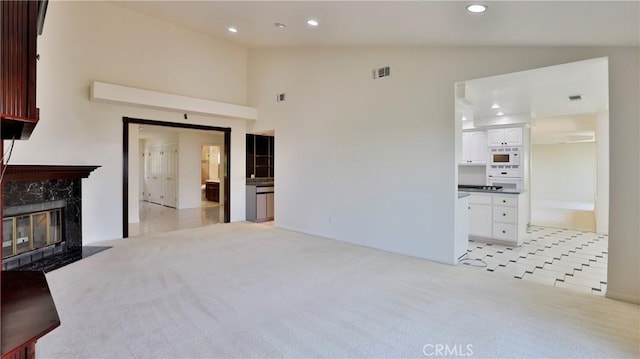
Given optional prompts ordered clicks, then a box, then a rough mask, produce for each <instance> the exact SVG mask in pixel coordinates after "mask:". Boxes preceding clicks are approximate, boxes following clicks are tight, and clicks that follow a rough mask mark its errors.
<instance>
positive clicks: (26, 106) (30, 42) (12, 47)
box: [0, 0, 47, 140]
mask: <svg viewBox="0 0 640 359" xmlns="http://www.w3.org/2000/svg"><path fill="white" fill-rule="evenodd" d="M46 7H47V2H46V1H14V0H3V1H1V2H0V24H1V25H0V84H1V85H0V120H1V126H2V127H0V136H1V137H2V139H13V138H15V139H17V140H25V139H28V138H29V136H30V135H31V132H32V131H33V129H34V128H35V126H36V124H37V123H38V120H39V118H40V114H39V112H40V111H39V109H38V108H37V107H36V62H37V57H38V54H37V46H36V43H37V37H38V31H39V29H42V23H43V21H44V20H43V19H44V13H45V11H46Z"/></svg>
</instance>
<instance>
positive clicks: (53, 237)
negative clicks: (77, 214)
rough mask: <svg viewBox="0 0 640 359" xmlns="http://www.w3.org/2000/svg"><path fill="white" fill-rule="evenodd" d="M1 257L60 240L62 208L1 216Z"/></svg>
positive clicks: (7, 256)
mask: <svg viewBox="0 0 640 359" xmlns="http://www.w3.org/2000/svg"><path fill="white" fill-rule="evenodd" d="M2 228H3V233H2V258H3V259H4V258H9V257H13V256H16V255H19V254H22V253H27V252H31V251H35V250H38V249H41V248H45V247H47V246H51V245H55V244H58V243H61V242H62V209H54V210H49V211H43V212H36V213H29V214H21V215H17V216H13V217H4V218H3V227H2Z"/></svg>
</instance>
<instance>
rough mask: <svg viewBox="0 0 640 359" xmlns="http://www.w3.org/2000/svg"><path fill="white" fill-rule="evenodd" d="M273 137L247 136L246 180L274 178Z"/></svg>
mask: <svg viewBox="0 0 640 359" xmlns="http://www.w3.org/2000/svg"><path fill="white" fill-rule="evenodd" d="M274 149H275V146H274V138H273V136H265V135H252V134H247V162H246V163H247V170H246V176H247V178H251V177H255V178H272V177H274V170H275V166H274V152H275V151H274Z"/></svg>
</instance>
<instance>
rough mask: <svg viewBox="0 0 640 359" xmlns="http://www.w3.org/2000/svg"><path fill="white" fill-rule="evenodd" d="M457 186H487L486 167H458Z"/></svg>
mask: <svg viewBox="0 0 640 359" xmlns="http://www.w3.org/2000/svg"><path fill="white" fill-rule="evenodd" d="M458 184H467V185H480V186H484V185H486V184H487V167H486V166H458Z"/></svg>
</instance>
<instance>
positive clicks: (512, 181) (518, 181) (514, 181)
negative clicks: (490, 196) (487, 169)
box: [487, 177, 522, 190]
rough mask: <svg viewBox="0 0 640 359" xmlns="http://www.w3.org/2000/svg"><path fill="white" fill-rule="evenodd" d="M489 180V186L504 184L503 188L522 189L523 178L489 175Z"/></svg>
mask: <svg viewBox="0 0 640 359" xmlns="http://www.w3.org/2000/svg"><path fill="white" fill-rule="evenodd" d="M487 182H488V183H487V185H489V186H502V188H503V189H517V190H521V189H522V178H509V177H496V178H493V177H489V178H488V181H487Z"/></svg>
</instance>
